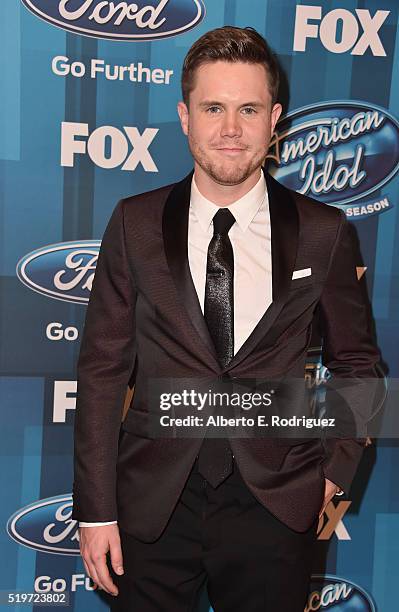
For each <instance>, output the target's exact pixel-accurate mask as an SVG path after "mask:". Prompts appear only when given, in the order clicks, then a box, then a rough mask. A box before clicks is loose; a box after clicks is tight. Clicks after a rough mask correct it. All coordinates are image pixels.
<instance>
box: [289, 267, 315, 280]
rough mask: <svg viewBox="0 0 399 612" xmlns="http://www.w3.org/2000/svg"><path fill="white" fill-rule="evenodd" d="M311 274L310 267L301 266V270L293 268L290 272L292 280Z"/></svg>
mask: <svg viewBox="0 0 399 612" xmlns="http://www.w3.org/2000/svg"><path fill="white" fill-rule="evenodd" d="M311 274H312V268H303V270H294V271H293V273H292V280H295V279H296V278H304V277H305V276H310V275H311Z"/></svg>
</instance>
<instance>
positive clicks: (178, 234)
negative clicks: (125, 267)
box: [162, 171, 220, 367]
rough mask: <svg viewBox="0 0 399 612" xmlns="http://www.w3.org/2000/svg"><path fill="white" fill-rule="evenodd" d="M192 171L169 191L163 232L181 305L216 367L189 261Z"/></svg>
mask: <svg viewBox="0 0 399 612" xmlns="http://www.w3.org/2000/svg"><path fill="white" fill-rule="evenodd" d="M193 174H194V171H191V172H190V174H188V175H187V176H186V177H185V178H184V179H183V180H182V181H180V182H179V183H176V185H175V186H174V187H173V189H172V191H171V192H170V194H169V196H168V198H167V200H166V202H165V207H164V211H163V217H162V233H163V240H164V249H165V255H166V259H167V262H168V266H169V269H170V273H171V275H172V277H173V281H174V283H175V285H176V289H177V292H178V294H179V296H180V298H181V302H182V305H183V307H184V308H185V310H186V312H187V314H188V316H189V318H190V319H191V321H192V323H193V325H194V327H195V329H196V330H197V332H198V335H199V336H200V338H201V340H202V342H203V344H204V345H205V346H206V348H207V349H208V351H209V352H210V353H211V355H212V357H213V359H214V361H215V362H216V363H215V366H217V364H218V363H219V362H218V360H217V355H216V350H215V346H214V344H213V342H212V339H211V336H210V334H209V331H208V327H207V325H206V322H205V319H204V316H203V314H202V310H201V305H200V303H199V300H198V296H197V292H196V290H195V286H194V283H193V279H192V276H191V271H190V266H189V263H188V249H187V237H188V218H189V207H190V194H191V179H192V176H193ZM219 367H220V365H219Z"/></svg>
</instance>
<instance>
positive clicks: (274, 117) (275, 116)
mask: <svg viewBox="0 0 399 612" xmlns="http://www.w3.org/2000/svg"><path fill="white" fill-rule="evenodd" d="M282 110H283V107H282V106H281V104H275V105H274V106H273V108H272V113H271V135H273V132H274V128H275V127H276V123H277V121H278V120H279V117H280V115H281V111H282Z"/></svg>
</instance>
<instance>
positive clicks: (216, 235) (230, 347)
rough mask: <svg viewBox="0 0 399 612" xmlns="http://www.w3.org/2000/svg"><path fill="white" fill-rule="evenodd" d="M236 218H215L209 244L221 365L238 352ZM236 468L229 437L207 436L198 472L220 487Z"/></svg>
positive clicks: (211, 302) (212, 326)
mask: <svg viewBox="0 0 399 612" xmlns="http://www.w3.org/2000/svg"><path fill="white" fill-rule="evenodd" d="M234 222H235V218H234V216H233V214H232V213H231V212H230V210H229V209H228V208H221V209H220V210H218V212H217V213H216V214H215V216H214V217H213V237H212V239H211V241H210V243H209V247H208V257H207V265H206V286H205V303H204V317H205V321H206V324H207V326H208V329H209V333H210V335H211V338H212V340H213V343H214V345H215V348H216V353H217V356H218V359H219V362H220V364H221V365H222V366H223V367H225V366H226V365H227V364H228V363H229V361H230V360H231V359H232V358H233V355H234V299H233V297H234V296H233V275H234V255H233V248H232V246H231V242H230V238H229V236H228V232H229V230H230V229H231V227H232V225H233V223H234ZM232 469H233V457H232V453H231V450H230V445H229V442H228V440H227V439H226V438H205V439H204V441H203V443H202V446H201V450H200V453H199V457H198V471H199V472H200V474H201V475H202V476H203V477H204V478H205V479H206V480H207V481H208V482H209V484H211V485H212V486H213V487H214V488H216V487H217V486H218V485H219V484H221V483H222V482H223V481H224V480H225V479H226V478H227V476H229V475H230V474H231V472H232Z"/></svg>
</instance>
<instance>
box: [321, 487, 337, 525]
mask: <svg viewBox="0 0 399 612" xmlns="http://www.w3.org/2000/svg"><path fill="white" fill-rule="evenodd" d="M324 481H325V488H324V501H323V505H322V507H321V510H320V512H319V518H320V517H321V516H322V515H323V513H324V510H325V509H326V506H327V505H328V504H329V503H330V501H331V500H332V498H333V497H334V495H335V494H336V493H337V492H338V491H339V487H338V486H337V485H336V484H335V483H334V482H332V481H331V480H328V478H325V479H324Z"/></svg>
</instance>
